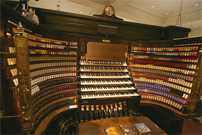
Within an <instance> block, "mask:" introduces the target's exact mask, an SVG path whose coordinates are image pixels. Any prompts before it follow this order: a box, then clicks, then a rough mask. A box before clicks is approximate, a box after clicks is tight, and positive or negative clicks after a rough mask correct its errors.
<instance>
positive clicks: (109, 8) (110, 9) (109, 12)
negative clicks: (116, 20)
mask: <svg viewBox="0 0 202 135" xmlns="http://www.w3.org/2000/svg"><path fill="white" fill-rule="evenodd" d="M104 12H105V14H106V15H107V16H112V15H113V14H114V8H113V7H112V6H111V5H106V7H105V9H104Z"/></svg>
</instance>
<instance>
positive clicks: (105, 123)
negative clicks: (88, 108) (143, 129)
mask: <svg viewBox="0 0 202 135" xmlns="http://www.w3.org/2000/svg"><path fill="white" fill-rule="evenodd" d="M138 123H144V124H145V125H146V126H147V127H148V128H149V129H150V130H151V132H149V133H144V134H154V135H157V134H158V135H159V134H161V135H166V133H165V132H164V131H163V130H161V129H160V128H159V127H158V126H157V125H156V124H155V123H153V122H152V121H151V120H150V119H149V118H147V117H143V116H131V117H117V118H107V119H101V120H94V121H89V122H84V123H80V124H79V125H78V132H79V134H85V135H91V134H92V135H97V134H103V135H104V134H105V131H104V128H106V127H116V128H117V129H118V132H119V133H120V135H121V134H123V133H122V131H121V129H120V127H119V126H120V125H131V126H133V124H138ZM133 127H134V126H133Z"/></svg>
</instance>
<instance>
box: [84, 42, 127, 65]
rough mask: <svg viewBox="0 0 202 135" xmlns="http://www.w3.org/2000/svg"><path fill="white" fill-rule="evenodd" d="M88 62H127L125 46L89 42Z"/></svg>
mask: <svg viewBox="0 0 202 135" xmlns="http://www.w3.org/2000/svg"><path fill="white" fill-rule="evenodd" d="M87 60H97V61H115V62H118V61H119V62H125V45H121V44H112V43H99V42H88V44H87Z"/></svg>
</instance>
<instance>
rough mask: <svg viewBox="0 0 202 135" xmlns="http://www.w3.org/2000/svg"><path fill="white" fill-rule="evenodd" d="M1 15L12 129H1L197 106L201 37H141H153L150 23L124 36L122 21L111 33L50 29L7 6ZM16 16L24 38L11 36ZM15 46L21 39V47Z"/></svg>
mask: <svg viewBox="0 0 202 135" xmlns="http://www.w3.org/2000/svg"><path fill="white" fill-rule="evenodd" d="M4 6H5V5H4ZM8 9H9V8H8ZM4 10H5V11H7V9H4ZM6 15H7V16H5V18H4V22H3V23H2V24H3V28H4V29H3V30H2V31H3V32H4V33H3V36H4V37H2V39H3V40H5V41H4V42H2V52H1V55H2V71H3V72H2V73H3V74H2V76H1V79H2V84H1V87H2V99H1V100H2V101H3V102H2V104H3V115H2V116H1V119H6V121H8V123H9V124H10V126H9V124H7V125H6V124H5V126H6V129H10V128H11V127H12V128H13V131H12V130H10V131H9V130H7V131H4V132H5V133H11V134H13V133H30V134H42V133H46V134H49V133H50V134H51V133H54V134H78V131H77V127H78V124H79V123H84V122H87V121H94V120H101V119H107V118H117V117H128V116H135V115H139V111H138V109H139V108H141V107H142V106H146V107H147V106H154V107H155V108H160V109H162V111H165V112H166V111H168V112H169V113H170V114H172V115H173V116H174V117H178V118H181V117H183V118H185V117H186V118H189V117H194V116H198V115H199V114H200V112H199V111H198V110H200V109H198V105H199V102H200V95H201V90H200V88H201V78H202V77H201V76H202V75H201V67H202V66H201V54H200V49H201V45H202V43H201V37H198V38H197V37H196V38H184V39H175V40H164V42H162V41H139V40H140V39H145V40H153V38H154V40H158V38H157V37H156V36H155V34H153V33H155V31H152V32H153V33H152V34H151V33H150V35H153V36H151V37H148V38H146V37H144V36H142V35H139V36H137V38H138V40H137V39H136V38H134V37H133V36H132V38H127V37H125V36H126V35H127V36H128V37H131V35H132V34H128V33H127V34H120V33H119V31H122V32H123V30H122V29H118V31H117V32H118V34H117V35H116V34H115V35H113V36H112V37H100V35H99V34H98V35H96V34H95V35H94V36H92V35H93V34H92V33H93V32H91V33H90V36H89V35H85V31H82V30H81V31H82V32H84V35H83V33H82V32H81V31H80V32H81V33H82V34H81V33H80V34H78V35H77V34H76V35H75V34H72V33H77V32H78V31H79V30H76V32H75V31H74V30H72V28H71V29H70V32H64V31H61V29H60V30H57V31H54V30H50V29H46V28H43V27H40V26H39V27H36V26H34V25H33V24H30V22H27V21H26V20H24V19H23V18H21V17H20V16H18V14H17V13H15V12H13V11H10V10H9V11H7V12H6ZM8 15H10V16H9V17H8ZM76 19H79V17H78V18H76ZM86 20H87V19H86ZM98 20H99V19H98ZM19 21H21V22H22V25H23V27H24V32H25V33H26V35H27V36H24V38H25V39H26V40H24V41H23V42H22V40H16V39H15V38H14V35H16V34H18V36H19V37H22V36H23V35H22V34H21V35H20V34H19V33H20V31H19V29H17V27H18V26H19V25H18V22H19ZM49 21H50V20H49ZM98 22H99V21H98ZM109 22H110V21H109ZM112 22H113V21H111V23H109V24H110V25H113V23H112ZM49 23H51V21H50V22H49ZM119 23H120V25H122V23H123V22H119ZM69 24H70V23H69ZM69 24H68V25H69ZM93 24H94V22H93ZM106 26H107V24H106ZM49 27H50V26H49ZM59 27H60V26H58V28H59ZM81 27H82V26H81ZM86 27H87V26H86ZM124 27H127V26H124ZM131 27H132V26H131ZM141 27H142V26H141ZM68 28H69V26H68ZM117 28H118V25H117ZM75 29H77V28H75ZM94 29H95V28H94ZM128 29H130V28H128V27H127V30H128ZM148 29H149V28H148ZM153 29H154V28H153ZM155 29H157V28H156V27H155ZM71 30H72V31H73V32H72V31H71ZM160 30H161V29H159V28H158V31H160ZM58 31H59V32H58ZM131 31H133V30H130V32H131ZM140 31H141V30H140ZM156 32H157V31H156ZM70 33H71V34H70ZM95 33H96V32H95ZM162 33H165V31H164V32H162ZM162 33H158V34H157V35H164V34H162ZM181 36H182V35H181ZM119 37H120V39H119ZM103 38H104V40H103ZM150 38H152V39H150ZM162 38H165V37H162ZM133 41H135V42H133ZM18 47H27V52H26V53H22V52H19V49H22V48H18ZM25 54H27V56H26V57H23V58H21V56H25ZM8 117H9V118H13V119H12V120H14V121H15V122H13V123H12V122H10V121H9V120H8V119H7V118H8ZM16 123H17V124H16Z"/></svg>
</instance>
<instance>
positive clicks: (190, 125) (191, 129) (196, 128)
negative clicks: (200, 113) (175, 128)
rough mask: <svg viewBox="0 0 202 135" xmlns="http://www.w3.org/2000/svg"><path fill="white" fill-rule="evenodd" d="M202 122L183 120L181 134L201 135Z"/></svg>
mask: <svg viewBox="0 0 202 135" xmlns="http://www.w3.org/2000/svg"><path fill="white" fill-rule="evenodd" d="M201 129H202V124H201V123H200V122H197V121H193V120H186V119H185V120H184V124H183V128H182V135H185V134H190V135H193V134H194V135H202V130H201Z"/></svg>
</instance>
